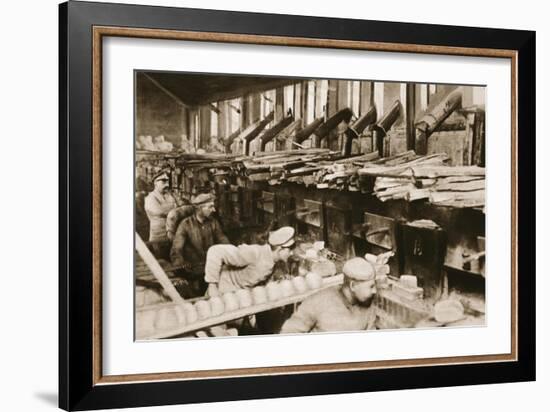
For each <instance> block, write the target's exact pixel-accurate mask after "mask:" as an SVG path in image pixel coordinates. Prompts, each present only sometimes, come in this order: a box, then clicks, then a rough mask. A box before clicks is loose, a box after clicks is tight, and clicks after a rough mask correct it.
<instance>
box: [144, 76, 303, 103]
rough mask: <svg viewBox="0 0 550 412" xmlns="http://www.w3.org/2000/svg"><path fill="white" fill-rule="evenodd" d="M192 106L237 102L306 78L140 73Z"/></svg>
mask: <svg viewBox="0 0 550 412" xmlns="http://www.w3.org/2000/svg"><path fill="white" fill-rule="evenodd" d="M140 75H142V76H145V77H147V78H149V79H150V80H152V81H153V82H154V83H155V84H157V86H159V87H161V88H163V89H165V90H166V91H168V92H169V93H171V94H173V95H174V96H175V97H177V98H178V99H179V100H180V101H181V102H183V103H184V104H186V105H188V106H198V105H204V104H207V103H212V102H217V101H222V100H228V99H234V98H236V97H241V96H243V95H245V94H246V93H252V92H263V91H266V90H271V89H274V88H277V87H282V86H286V85H289V84H294V83H297V82H299V81H302V80H303V79H298V78H288V77H286V78H281V77H265V76H240V75H217V74H216V75H212V74H193V73H172V72H140V73H138V76H140Z"/></svg>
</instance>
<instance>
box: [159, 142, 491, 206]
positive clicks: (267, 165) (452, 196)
mask: <svg viewBox="0 0 550 412" xmlns="http://www.w3.org/2000/svg"><path fill="white" fill-rule="evenodd" d="M156 155H158V154H156ZM173 159H174V160H175V165H176V167H177V168H178V170H183V171H184V173H185V174H190V175H192V174H193V172H192V171H193V170H195V171H196V170H203V171H204V173H208V174H209V175H210V176H211V177H212V179H211V180H212V181H218V180H219V179H218V178H220V177H222V178H223V181H226V182H227V181H228V179H231V178H235V179H237V182H241V183H242V182H247V181H248V182H267V183H269V184H270V185H278V184H281V183H283V182H289V183H296V184H301V185H305V186H313V187H316V188H318V189H332V190H346V191H355V192H359V191H360V192H362V193H374V194H375V195H376V196H377V197H378V198H379V199H380V200H381V201H387V200H395V199H405V200H407V201H417V200H423V201H428V202H430V203H433V204H437V205H444V206H452V207H460V208H463V207H470V208H483V207H484V205H485V168H483V167H477V166H455V167H451V166H448V165H447V163H448V161H449V157H448V155H446V154H444V153H436V154H431V155H427V156H420V155H417V154H416V153H415V152H414V151H412V150H411V151H406V152H404V153H401V154H399V155H396V156H391V157H385V158H380V157H379V155H378V153H377V152H374V153H368V154H363V155H358V156H352V157H342V155H341V153H340V152H334V151H330V150H329V149H299V150H287V151H278V152H260V153H256V154H255V155H254V156H235V155H223V154H205V155H197V154H181V155H179V156H175V157H173ZM203 180H204V178H203Z"/></svg>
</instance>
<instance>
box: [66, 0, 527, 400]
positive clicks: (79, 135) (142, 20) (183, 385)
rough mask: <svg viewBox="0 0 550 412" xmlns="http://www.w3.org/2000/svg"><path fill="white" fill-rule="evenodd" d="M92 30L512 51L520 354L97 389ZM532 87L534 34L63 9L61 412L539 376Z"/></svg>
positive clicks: (228, 14) (131, 8)
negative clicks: (493, 358) (127, 29)
mask: <svg viewBox="0 0 550 412" xmlns="http://www.w3.org/2000/svg"><path fill="white" fill-rule="evenodd" d="M96 25H98V26H118V27H132V28H133V27H139V28H151V29H169V30H184V31H200V32H223V33H240V34H259V35H267V36H286V37H305V38H330V39H335V40H359V41H370V42H382V43H386V42H388V43H403V44H423V45H434V46H454V47H467V48H488V49H503V50H515V51H516V52H517V84H516V87H517V136H518V137H517V145H518V151H517V158H518V163H517V184H518V190H517V221H516V225H517V232H518V238H517V240H518V245H517V258H518V289H517V299H518V329H517V336H518V353H517V354H518V360H517V361H516V362H494V363H479V364H462V365H445V366H423V367H403V368H390V369H374V370H363V371H349V372H323V373H298V374H288V375H274V376H257V377H234V378H220V379H201V380H189V381H168V382H149V383H125V384H109V385H94V382H93V378H92V376H93V359H92V354H93V347H92V343H93V336H92V320H93V310H92V301H93V299H92V243H93V238H92V235H93V233H92V191H93V188H92V26H96ZM535 86H536V81H535V32H533V31H520V30H504V29H491V28H471V27H458V26H443V25H430V24H413V23H393V22H381V21H365V20H355V19H334V18H321V17H305V16H293V15H274V14H259V13H243V12H232V11H213V10H201V9H184V8H173V7H158V6H136V5H123V4H110V3H88V2H74V1H70V2H68V3H63V4H61V5H60V6H59V406H60V407H61V408H63V409H65V410H90V409H107V408H123V407H137V406H156V405H172V404H183V403H196V402H220V401H228V400H245V399H263V398H273V397H292V396H309V395H323V394H338V393H353V392H365V391H382V390H395V389H412V388H427V387H442V386H460V385H472V384H487V383H503V382H519V381H532V380H535V375H536V374H535V370H536V366H535V320H536V318H535V304H536V302H535V90H536V89H535ZM520 182H521V183H522V184H521V185H520V184H519V183H520ZM519 273H523V274H524V275H525V276H520V275H519Z"/></svg>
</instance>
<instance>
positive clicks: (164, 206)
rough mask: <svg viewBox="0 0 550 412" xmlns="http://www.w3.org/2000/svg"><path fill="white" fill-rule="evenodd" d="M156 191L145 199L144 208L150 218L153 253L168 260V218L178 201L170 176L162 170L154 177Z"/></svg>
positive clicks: (150, 237)
mask: <svg viewBox="0 0 550 412" xmlns="http://www.w3.org/2000/svg"><path fill="white" fill-rule="evenodd" d="M152 182H153V186H154V189H153V191H152V192H150V193H149V194H148V195H147V197H145V201H144V208H145V213H146V214H147V217H148V218H149V224H150V225H149V242H151V243H150V245H151V249H152V250H153V253H154V254H155V255H156V256H157V258H158V257H162V258H168V253H169V251H170V242H169V240H168V236H167V235H166V216H167V215H168V212H170V211H171V210H172V209H174V208H175V207H176V206H177V204H176V199H175V198H174V196H172V194H171V193H170V176H169V174H168V171H166V170H161V171H159V172H158V173H156V174H155V175H154V176H153V179H152Z"/></svg>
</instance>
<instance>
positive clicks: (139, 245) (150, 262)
mask: <svg viewBox="0 0 550 412" xmlns="http://www.w3.org/2000/svg"><path fill="white" fill-rule="evenodd" d="M136 250H137V252H138V253H139V256H140V257H141V258H142V259H143V261H144V262H145V264H146V265H147V266H148V267H149V270H151V273H153V275H154V276H155V278H156V279H157V280H158V281H159V283H160V284H161V286H162V287H163V289H164V291H165V292H166V294H167V295H168V297H169V298H170V299H172V301H174V302H176V303H180V304H181V303H184V302H185V300H184V299H183V298H182V297H181V295H180V294H179V293H178V291H177V290H176V288H175V287H174V285H173V284H172V282H171V281H170V279H169V278H168V275H167V274H166V272H164V269H162V266H160V264H159V262H157V259H155V257H154V256H153V254H152V253H151V251H150V250H149V249H148V248H147V245H146V244H145V242H143V240H142V239H141V237H140V236H139V235H138V234H137V233H136Z"/></svg>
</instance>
